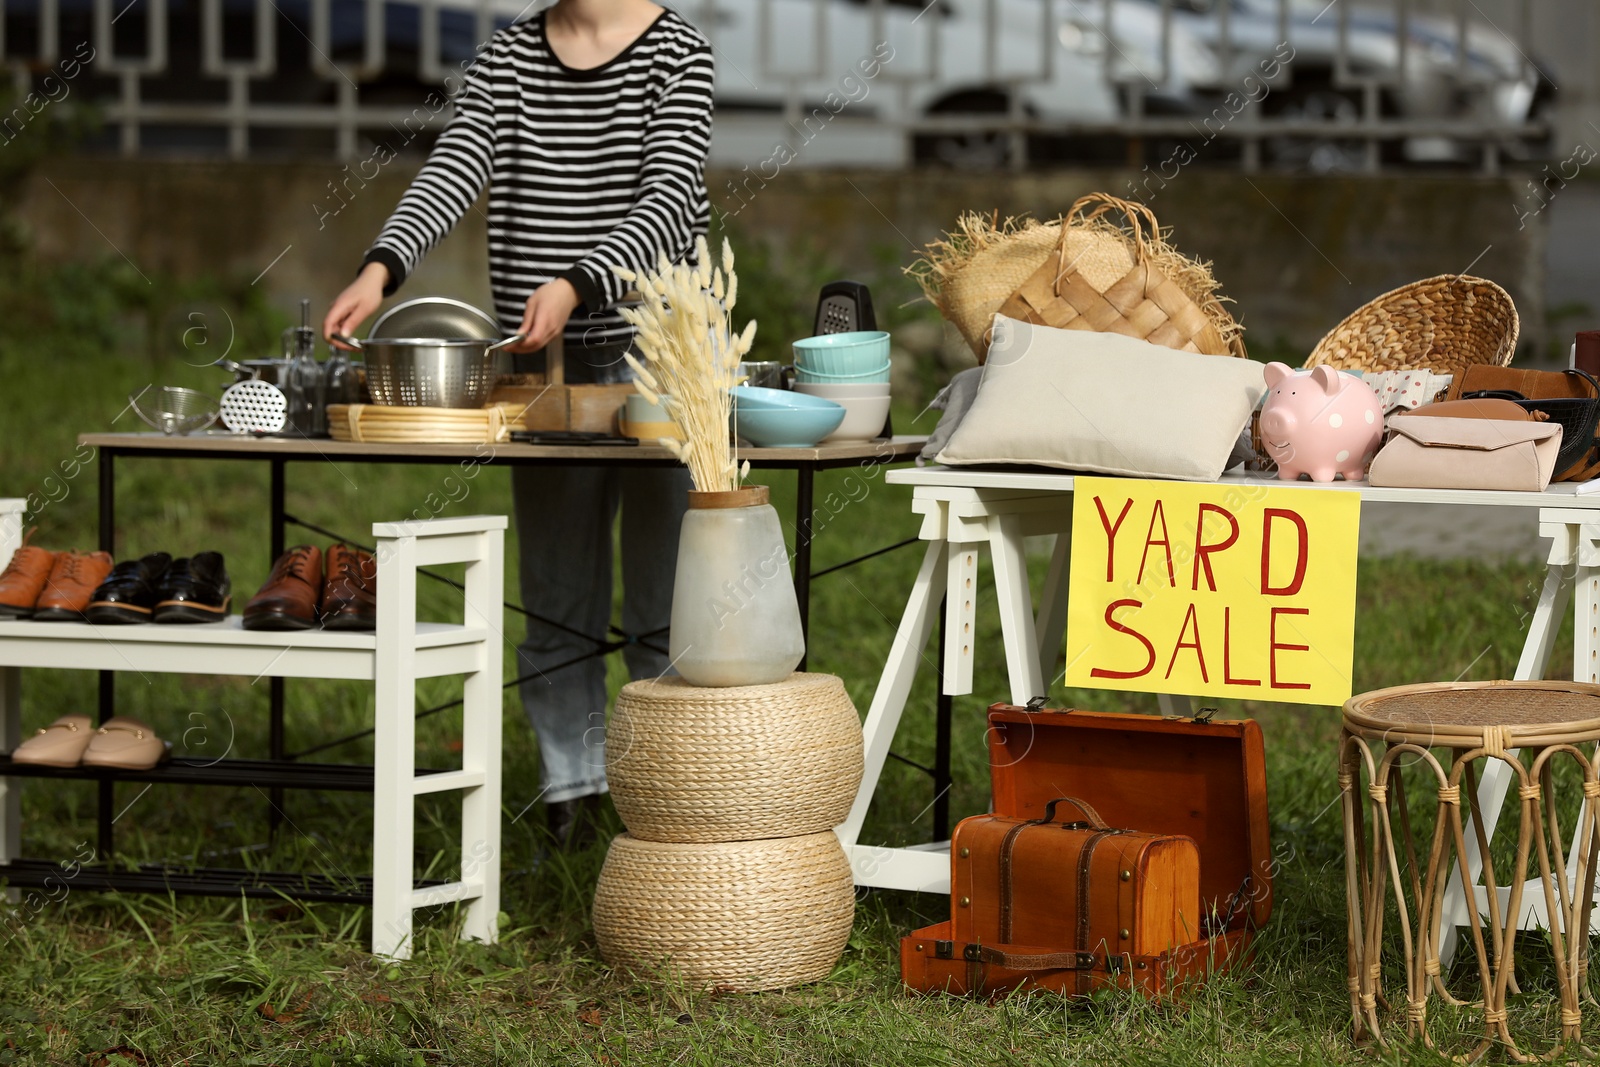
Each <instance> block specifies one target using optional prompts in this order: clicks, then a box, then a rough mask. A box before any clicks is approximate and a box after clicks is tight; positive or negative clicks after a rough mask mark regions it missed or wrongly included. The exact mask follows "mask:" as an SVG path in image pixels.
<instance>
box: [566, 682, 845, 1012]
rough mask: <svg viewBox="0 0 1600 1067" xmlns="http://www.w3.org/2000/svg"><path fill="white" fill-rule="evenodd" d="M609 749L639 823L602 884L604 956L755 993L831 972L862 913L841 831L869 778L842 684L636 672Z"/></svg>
mask: <svg viewBox="0 0 1600 1067" xmlns="http://www.w3.org/2000/svg"><path fill="white" fill-rule="evenodd" d="M606 747H607V774H608V777H609V778H610V782H611V796H612V799H613V801H614V802H615V803H616V807H617V812H618V814H619V815H621V816H622V821H623V823H624V824H625V825H626V826H627V828H628V832H627V833H624V834H620V835H618V836H617V838H616V839H615V840H614V841H612V843H611V851H610V852H609V853H607V855H606V862H605V867H604V868H603V869H602V870H601V872H600V882H599V885H598V886H597V887H596V889H595V898H594V927H595V933H596V935H597V936H598V938H599V941H600V951H601V954H602V955H604V956H605V958H606V960H607V961H609V962H610V963H612V964H614V965H618V966H627V967H631V968H634V969H637V970H643V971H645V972H655V971H672V972H676V973H677V975H678V976H680V977H681V979H682V980H683V981H685V982H687V983H688V984H690V985H692V986H695V987H698V988H706V987H716V988H722V989H730V990H738V991H742V992H750V991H755V990H762V989H779V988H782V987H784V986H791V985H796V984H798V983H801V982H811V981H816V980H818V979H820V978H823V977H826V976H827V974H828V972H829V971H830V970H831V969H832V967H833V965H834V963H835V962H836V961H837V960H838V958H839V954H840V953H841V952H842V951H843V950H844V946H845V942H846V941H847V940H848V939H849V937H850V927H851V923H852V922H853V921H854V917H855V888H854V881H853V879H852V877H851V873H850V863H849V860H848V859H847V858H846V857H845V853H844V849H843V848H841V847H840V845H839V839H838V838H837V837H836V836H835V835H834V833H833V827H834V826H836V825H838V824H839V823H842V822H843V821H844V819H845V816H846V815H847V814H848V813H849V811H850V806H851V804H852V802H853V801H854V800H855V794H856V789H857V787H858V786H859V784H860V782H861V767H862V755H861V722H860V719H859V718H858V717H857V715H856V710H855V706H854V705H853V704H852V703H851V702H850V697H849V695H848V694H847V693H846V692H845V689H844V684H843V683H842V682H841V681H840V680H839V679H838V678H835V677H833V676H832V675H826V674H793V675H790V676H789V678H788V679H787V680H786V681H783V682H779V683H776V684H774V685H751V686H736V687H732V688H722V689H705V688H698V687H696V686H692V685H690V684H688V683H687V682H685V681H684V680H683V679H681V678H663V679H660V680H658V681H645V682H633V683H631V684H629V685H628V686H626V687H624V689H623V690H622V693H621V694H620V695H619V696H618V698H617V706H616V710H615V712H614V713H613V715H612V718H611V723H610V726H609V727H608V729H607V742H606Z"/></svg>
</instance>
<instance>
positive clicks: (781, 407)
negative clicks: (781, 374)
mask: <svg viewBox="0 0 1600 1067" xmlns="http://www.w3.org/2000/svg"><path fill="white" fill-rule="evenodd" d="M728 395H729V396H731V397H733V406H734V407H736V408H739V409H740V410H741V411H755V410H758V409H759V410H762V411H827V410H828V407H827V404H831V403H833V401H831V400H829V401H827V404H819V403H817V401H819V400H822V399H824V398H823V397H819V396H807V395H806V394H805V393H796V392H791V391H790V390H788V389H759V388H757V387H755V386H751V385H736V386H734V387H733V389H731V390H730V391H729V393H728Z"/></svg>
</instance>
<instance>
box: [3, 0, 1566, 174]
mask: <svg viewBox="0 0 1600 1067" xmlns="http://www.w3.org/2000/svg"><path fill="white" fill-rule="evenodd" d="M1424 2H1425V0H1364V2H1359V0H1332V2H1327V3H1325V4H1324V0H686V3H685V5H684V6H683V7H682V9H681V11H682V14H683V15H684V16H685V17H686V18H687V19H689V20H690V21H691V22H693V23H694V24H696V25H697V26H698V27H699V28H700V29H701V30H702V31H703V32H704V33H705V34H706V35H707V37H708V38H709V39H710V41H711V42H712V46H713V48H714V50H715V52H716V57H717V65H718V88H717V95H718V108H719V114H718V120H717V126H718V130H717V142H716V147H715V148H714V153H715V157H716V158H715V161H716V162H718V163H722V164H731V165H733V166H740V165H745V166H753V167H760V166H762V165H766V164H774V163H775V160H776V159H777V158H778V157H782V163H780V164H777V165H786V164H787V163H788V162H797V163H800V164H801V165H805V164H813V165H814V164H818V163H849V164H854V165H864V166H886V167H894V166H904V165H907V164H912V163H917V162H938V163H943V164H948V165H955V166H968V167H1001V166H1009V167H1021V166H1025V165H1027V164H1028V163H1029V162H1030V161H1051V160H1072V159H1093V160H1096V161H1099V162H1128V161H1132V162H1134V163H1135V165H1138V164H1139V163H1141V162H1142V163H1143V164H1144V165H1145V167H1146V170H1149V171H1151V173H1152V174H1160V173H1162V172H1163V171H1164V170H1171V169H1172V168H1174V167H1181V166H1184V165H1187V163H1188V162H1190V161H1192V160H1193V159H1197V158H1203V157H1207V156H1209V157H1211V158H1213V159H1215V160H1224V161H1227V162H1235V163H1237V164H1238V165H1241V166H1243V167H1245V168H1247V169H1253V168H1257V167H1262V166H1286V167H1293V168H1301V169H1305V168H1309V169H1312V170H1351V169H1369V170H1370V169H1376V168H1378V167H1379V166H1381V165H1384V164H1386V163H1427V162H1439V163H1452V164H1455V165H1458V166H1459V165H1463V164H1467V165H1475V166H1479V167H1482V168H1483V169H1486V170H1491V171H1492V170H1494V169H1495V168H1497V167H1498V166H1499V164H1500V161H1501V160H1502V159H1503V158H1506V157H1512V158H1531V157H1535V156H1538V155H1540V154H1541V152H1542V151H1543V147H1542V144H1541V141H1542V139H1543V138H1544V137H1546V135H1547V134H1548V129H1547V124H1546V116H1545V114H1544V112H1543V110H1542V108H1543V107H1544V105H1545V104H1546V102H1547V100H1548V98H1549V97H1550V95H1551V93H1552V90H1553V83H1552V82H1551V79H1550V78H1549V77H1548V76H1547V75H1546V73H1545V72H1544V71H1543V70H1541V68H1540V66H1539V63H1538V62H1537V60H1536V59H1535V57H1534V54H1533V49H1532V46H1531V44H1530V43H1529V42H1530V40H1531V19H1532V13H1533V7H1534V3H1535V0H1501V6H1500V8H1498V9H1496V10H1497V11H1498V13H1499V15H1500V18H1499V20H1498V21H1492V20H1491V19H1490V18H1489V17H1488V16H1487V15H1485V14H1484V9H1483V5H1482V4H1480V3H1478V2H1476V0H1434V2H1433V3H1431V4H1429V5H1428V6H1427V7H1426V9H1424V7H1423V5H1424ZM1544 2H1555V0H1544ZM542 3H543V0H535V4H533V5H529V7H527V8H522V7H520V6H518V5H517V4H516V2H515V0H420V2H416V3H409V2H408V3H397V2H393V0H0V64H3V65H4V67H5V68H6V70H7V71H8V72H9V74H10V76H11V82H12V86H13V88H14V90H15V91H14V99H13V100H12V101H11V102H10V106H11V111H10V112H9V113H8V114H0V145H3V144H5V143H9V141H10V140H12V139H14V138H15V137H16V136H19V135H20V134H21V132H22V130H23V128H24V127H25V126H27V125H28V124H29V123H30V122H31V120H32V119H33V118H34V117H35V116H36V115H37V114H39V113H40V111H42V108H43V106H49V105H50V104H52V103H53V102H55V101H58V100H60V99H62V98H64V97H65V96H67V95H70V94H72V93H77V94H78V95H79V97H80V99H89V100H92V101H93V102H94V103H95V104H96V105H97V106H98V108H99V110H100V113H101V114H102V115H103V118H104V121H105V124H106V127H107V129H108V130H109V131H110V135H109V136H108V138H107V143H106V144H105V145H103V147H107V148H114V149H115V150H118V151H120V152H121V153H123V154H125V155H130V156H137V155H141V154H147V153H153V152H160V151H168V150H173V149H174V148H177V149H181V150H183V151H186V152H189V153H201V154H210V155H219V156H227V157H231V158H235V159H246V158H253V157H265V156H271V155H284V154H296V155H313V156H318V155H320V156H328V155H332V156H335V157H337V158H340V159H345V160H356V159H359V158H361V157H362V156H364V155H366V154H367V153H368V152H369V151H370V150H371V147H372V145H373V144H376V143H379V142H382V141H384V140H385V139H386V138H387V139H392V135H391V133H389V132H386V131H399V132H401V133H408V132H409V134H410V136H407V137H405V138H404V145H410V142H411V141H412V139H413V138H414V137H415V136H416V135H417V134H419V133H421V134H425V135H426V136H424V137H423V139H422V142H421V144H418V145H416V146H413V147H417V148H420V147H422V146H423V145H425V144H426V142H427V139H428V137H431V136H432V135H433V134H436V133H437V131H438V129H440V128H442V126H443V122H444V120H445V119H446V118H447V117H448V113H449V112H448V106H447V100H448V90H449V88H450V87H452V86H453V85H459V79H460V77H461V74H462V71H463V70H464V69H467V68H469V67H470V65H471V62H472V59H471V57H472V54H473V52H474V50H475V48H476V46H477V45H478V44H479V43H481V42H484V41H487V40H488V38H489V36H490V35H491V34H492V33H493V32H494V30H495V29H496V28H497V27H499V26H503V25H506V24H508V23H509V22H511V21H512V20H514V19H516V18H519V17H527V16H528V15H529V14H531V13H532V12H533V11H534V10H535V9H536V5H542ZM1508 15H1509V17H1508ZM404 145H403V146H404ZM403 146H402V147H403ZM391 147H394V146H393V145H391Z"/></svg>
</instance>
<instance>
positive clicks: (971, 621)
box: [944, 544, 979, 696]
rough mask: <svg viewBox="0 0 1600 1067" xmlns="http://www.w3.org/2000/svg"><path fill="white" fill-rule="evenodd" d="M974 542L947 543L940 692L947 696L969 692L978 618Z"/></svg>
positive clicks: (976, 552)
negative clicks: (941, 689)
mask: <svg viewBox="0 0 1600 1067" xmlns="http://www.w3.org/2000/svg"><path fill="white" fill-rule="evenodd" d="M978 547H979V546H978V545H976V544H951V545H949V546H948V554H947V556H946V574H947V577H946V579H945V582H944V587H945V591H946V593H948V594H949V601H948V602H947V603H946V605H945V611H944V691H945V692H946V693H948V694H949V695H951V696H965V695H966V694H968V693H970V692H972V664H973V661H974V659H975V658H976V655H975V652H974V649H973V638H974V637H975V635H976V627H977V617H978Z"/></svg>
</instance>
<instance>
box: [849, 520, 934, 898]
mask: <svg viewBox="0 0 1600 1067" xmlns="http://www.w3.org/2000/svg"><path fill="white" fill-rule="evenodd" d="M949 552H950V546H949V545H948V544H947V543H946V542H944V541H930V542H929V543H928V549H927V551H926V552H925V553H924V554H923V557H922V567H921V569H920V570H918V571H917V580H916V583H915V584H914V585H913V586H912V589H911V598H910V600H909V601H907V603H906V610H905V614H904V615H902V616H901V618H900V628H899V629H898V630H897V631H895V635H894V643H893V644H892V645H891V646H890V648H889V656H888V659H887V660H886V661H885V662H884V665H883V676H882V677H881V678H880V679H879V680H878V689H877V692H875V693H874V694H873V697H872V706H871V708H869V709H868V711H867V719H866V722H865V723H864V724H863V725H862V741H863V745H864V748H865V766H864V768H863V770H862V775H861V787H860V788H859V789H858V790H857V791H856V800H855V804H854V805H853V806H852V807H851V809H850V814H849V816H848V817H847V818H846V819H845V821H844V822H843V823H842V824H841V825H840V826H838V827H837V828H836V829H835V831H834V832H835V833H837V834H838V835H839V841H840V843H841V844H843V845H844V847H845V849H846V850H847V851H848V852H850V854H851V864H852V867H853V868H854V869H855V874H856V884H857V885H878V884H881V883H879V882H876V881H873V880H872V879H873V878H874V876H875V875H876V874H877V873H878V867H879V865H880V861H879V858H878V856H879V853H881V852H883V851H885V850H882V849H874V848H871V847H865V848H864V847H861V846H858V845H857V844H856V842H857V840H859V839H860V837H861V826H862V824H863V823H865V822H866V818H867V809H868V808H869V807H870V806H871V805H872V794H873V793H874V792H875V791H876V790H877V788H878V779H879V778H880V777H881V776H882V774H883V765H884V762H885V761H886V760H887V759H888V758H889V746H890V745H891V744H892V743H893V742H894V734H895V730H896V729H897V728H898V727H899V725H900V716H901V715H902V714H903V713H904V712H905V707H906V699H907V697H909V696H910V694H911V683H912V681H913V680H914V679H915V678H916V675H917V661H918V659H919V658H920V657H921V656H922V655H923V650H924V649H926V648H927V646H928V637H929V635H930V634H932V632H933V623H934V619H935V618H936V617H937V613H938V610H939V601H940V600H941V599H942V598H943V597H944V595H945V581H946V567H945V565H946V561H947V557H948V554H949Z"/></svg>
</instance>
